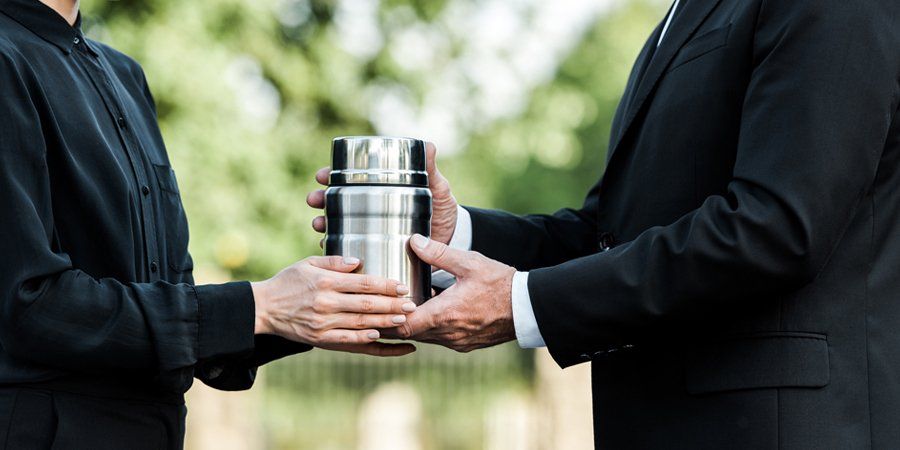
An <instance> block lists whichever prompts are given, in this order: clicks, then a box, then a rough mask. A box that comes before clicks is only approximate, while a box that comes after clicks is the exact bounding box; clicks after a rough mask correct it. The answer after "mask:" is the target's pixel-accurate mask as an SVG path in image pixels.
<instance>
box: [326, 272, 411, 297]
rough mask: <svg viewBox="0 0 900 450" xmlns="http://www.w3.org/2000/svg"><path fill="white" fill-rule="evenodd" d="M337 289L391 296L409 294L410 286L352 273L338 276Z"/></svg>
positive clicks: (350, 292)
mask: <svg viewBox="0 0 900 450" xmlns="http://www.w3.org/2000/svg"><path fill="white" fill-rule="evenodd" d="M335 290H336V291H338V292H345V293H348V294H380V295H387V296H391V297H396V296H398V295H407V294H409V286H406V285H403V284H400V282H399V281H397V280H389V279H387V278H381V277H376V276H374V275H364V274H352V275H343V276H340V277H337V284H336V285H335Z"/></svg>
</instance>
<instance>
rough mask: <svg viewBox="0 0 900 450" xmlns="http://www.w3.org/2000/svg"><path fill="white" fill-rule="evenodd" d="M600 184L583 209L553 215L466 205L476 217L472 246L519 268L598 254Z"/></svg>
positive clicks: (540, 265)
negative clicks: (523, 213) (598, 199)
mask: <svg viewBox="0 0 900 450" xmlns="http://www.w3.org/2000/svg"><path fill="white" fill-rule="evenodd" d="M598 186H599V183H598V184H597V185H595V186H594V188H593V189H591V191H590V192H589V193H588V195H587V198H586V199H585V201H584V205H583V206H582V207H581V209H577V210H576V209H569V208H566V209H561V210H559V211H557V212H556V213H555V214H553V215H545V214H534V215H529V216H524V217H523V216H517V215H514V214H510V213H508V212H504V211H495V210H486V209H479V208H472V207H466V210H467V211H469V214H470V215H471V216H472V249H473V250H476V251H478V252H480V253H482V254H484V255H485V256H487V257H489V258H492V259H496V260H498V261H502V262H503V263H505V264H509V265H511V266H513V267H515V268H516V269H518V270H531V269H535V268H538V267H546V266H552V265H555V264H559V263H562V262H564V261H568V260H570V259H573V258H578V257H581V256H585V255H589V254H591V253H595V252H597V251H598V248H597V195H596V190H597V189H598Z"/></svg>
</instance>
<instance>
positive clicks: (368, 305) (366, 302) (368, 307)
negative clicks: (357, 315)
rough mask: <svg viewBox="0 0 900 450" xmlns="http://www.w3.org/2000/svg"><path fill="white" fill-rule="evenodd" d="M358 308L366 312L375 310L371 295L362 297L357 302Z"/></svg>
mask: <svg viewBox="0 0 900 450" xmlns="http://www.w3.org/2000/svg"><path fill="white" fill-rule="evenodd" d="M359 309H360V310H362V312H367V313H369V312H372V311H374V310H375V299H373V298H372V297H363V298H362V300H361V301H360V302H359Z"/></svg>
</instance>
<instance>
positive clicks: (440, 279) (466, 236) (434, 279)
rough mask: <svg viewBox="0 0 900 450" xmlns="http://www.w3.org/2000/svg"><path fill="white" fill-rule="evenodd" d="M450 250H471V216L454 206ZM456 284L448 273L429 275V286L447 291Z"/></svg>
mask: <svg viewBox="0 0 900 450" xmlns="http://www.w3.org/2000/svg"><path fill="white" fill-rule="evenodd" d="M449 246H450V248H455V249H457V250H465V251H469V250H471V249H472V216H471V215H470V214H469V211H466V209H465V208H463V207H462V206H459V205H457V206H456V229H454V230H453V237H452V238H450V245H449ZM454 283H456V277H454V276H453V275H451V274H450V273H449V272H446V271H443V270H436V271H434V272H432V274H431V285H432V286H434V287H437V288H440V289H447V288H449V287H450V286H453V284H454Z"/></svg>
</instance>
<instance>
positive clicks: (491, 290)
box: [387, 235, 516, 352]
mask: <svg viewBox="0 0 900 450" xmlns="http://www.w3.org/2000/svg"><path fill="white" fill-rule="evenodd" d="M410 244H411V247H412V249H413V251H415V252H416V254H417V255H419V258H421V259H422V260H423V261H425V262H427V263H429V264H431V265H433V266H435V267H437V268H440V269H444V270H446V271H447V272H450V273H452V274H454V275H456V278H457V280H458V281H457V283H456V284H454V285H453V286H451V287H450V288H449V289H447V290H446V291H444V292H443V293H441V295H438V296H437V297H434V298H432V299H431V300H429V301H427V302H425V303H423V304H422V305H421V306H419V308H418V309H417V310H416V312H414V313H413V314H411V315H410V316H409V317H408V320H407V321H406V323H404V324H401V325H400V326H399V327H398V328H397V329H396V330H397V331H396V333H397V337H401V338H405V339H413V340H416V341H421V342H428V343H432V344H440V345H443V346H445V347H449V348H452V349H453V350H456V351H459V352H470V351H472V350H476V349H479V348H484V347H490V346H492V345H497V344H502V343H504V342H508V341H511V340H514V339H515V338H516V332H515V328H514V327H513V316H512V302H511V296H512V278H513V275H515V273H516V269H513V268H512V267H510V266H507V265H505V264H502V263H499V262H497V261H494V260H492V259H489V258H487V257H485V256H483V255H481V254H479V253H476V252H466V251H461V250H456V249H453V248H450V247H448V246H447V245H445V244H443V243H441V242H437V241H434V240H429V239H427V238H425V237H423V236H420V235H415V236H413V238H412V239H411V240H410ZM387 334H390V335H392V336H393V332H390V333H387Z"/></svg>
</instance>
